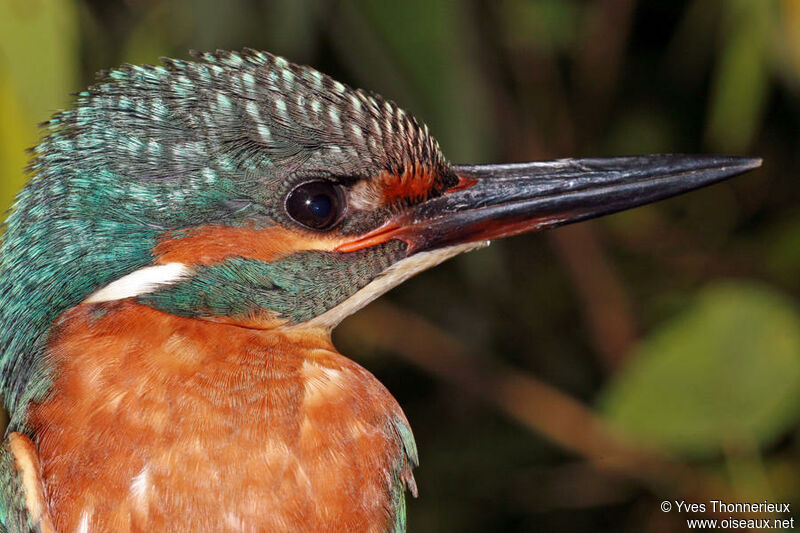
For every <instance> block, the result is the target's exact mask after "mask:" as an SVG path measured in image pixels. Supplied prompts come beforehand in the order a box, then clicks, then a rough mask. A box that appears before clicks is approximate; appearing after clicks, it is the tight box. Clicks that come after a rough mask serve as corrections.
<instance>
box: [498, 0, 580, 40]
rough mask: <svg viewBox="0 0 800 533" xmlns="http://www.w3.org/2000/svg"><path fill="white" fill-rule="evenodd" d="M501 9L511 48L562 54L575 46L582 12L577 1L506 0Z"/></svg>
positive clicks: (505, 36)
mask: <svg viewBox="0 0 800 533" xmlns="http://www.w3.org/2000/svg"><path fill="white" fill-rule="evenodd" d="M501 7H502V10H501V13H502V15H503V18H504V19H505V20H504V25H503V26H504V28H505V29H506V31H505V32H504V35H503V37H504V38H505V39H506V41H507V42H508V44H510V45H511V46H515V47H520V48H525V47H529V46H534V47H536V48H539V49H540V50H544V51H558V52H560V51H568V50H570V48H571V47H573V46H574V45H575V43H576V39H577V36H578V25H579V24H578V22H579V16H580V14H581V12H580V10H579V8H578V5H577V3H576V2H575V1H574V0H539V1H536V2H531V1H529V0H506V1H505V2H502V4H501Z"/></svg>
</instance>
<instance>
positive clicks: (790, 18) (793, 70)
mask: <svg viewBox="0 0 800 533" xmlns="http://www.w3.org/2000/svg"><path fill="white" fill-rule="evenodd" d="M780 5H781V14H780V17H779V20H780V24H779V25H777V27H776V28H775V29H776V30H777V32H776V40H775V41H776V42H775V44H776V52H777V54H776V55H777V59H778V64H779V66H780V67H782V68H781V71H782V72H783V74H785V75H786V77H787V78H788V79H789V80H790V81H792V82H793V83H794V84H795V86H796V87H797V85H798V84H800V0H781V2H780Z"/></svg>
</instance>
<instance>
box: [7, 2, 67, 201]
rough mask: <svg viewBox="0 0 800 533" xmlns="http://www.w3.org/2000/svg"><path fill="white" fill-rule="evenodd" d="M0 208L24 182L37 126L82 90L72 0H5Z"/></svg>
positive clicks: (34, 142)
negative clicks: (20, 0)
mask: <svg viewBox="0 0 800 533" xmlns="http://www.w3.org/2000/svg"><path fill="white" fill-rule="evenodd" d="M0 35H2V38H0V212H1V211H4V210H5V209H6V208H8V207H9V206H10V205H11V200H12V198H13V197H14V194H16V192H17V190H19V188H20V187H21V186H22V184H23V182H24V174H23V168H24V167H25V163H26V162H27V159H28V156H27V155H26V154H25V149H26V148H30V147H31V146H33V145H34V144H36V137H37V130H36V124H37V123H39V122H42V121H44V120H46V119H47V118H48V117H49V116H50V115H51V114H52V113H53V112H55V111H56V110H58V109H60V108H63V107H65V106H66V105H67V103H68V102H69V93H70V91H74V90H75V89H77V80H76V73H77V72H78V64H77V59H78V16H77V8H76V6H75V3H74V2H73V1H72V0H38V1H36V2H15V1H12V0H3V1H0Z"/></svg>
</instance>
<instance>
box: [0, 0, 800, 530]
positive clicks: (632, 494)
mask: <svg viewBox="0 0 800 533" xmlns="http://www.w3.org/2000/svg"><path fill="white" fill-rule="evenodd" d="M244 46H249V47H254V48H259V49H264V50H269V51H272V52H274V53H278V54H281V55H284V56H286V57H287V58H289V59H291V60H293V61H295V62H299V63H305V64H310V65H313V66H315V67H317V68H319V69H321V70H322V71H324V72H327V73H329V74H331V75H333V76H334V77H336V78H338V79H340V80H342V81H345V82H348V83H349V84H351V85H355V86H359V87H364V88H367V89H370V90H374V91H377V92H380V93H382V94H383V95H385V96H387V97H389V98H391V99H393V100H395V101H396V102H397V103H398V104H400V105H401V106H402V107H404V108H406V109H408V110H410V111H412V112H414V113H415V114H416V115H417V116H418V117H419V118H421V119H422V120H424V121H426V122H427V123H428V124H429V126H430V127H431V130H432V131H433V132H434V134H435V135H436V136H437V137H438V139H439V141H440V143H441V145H442V147H443V149H444V150H445V153H446V154H447V155H448V157H449V158H450V159H451V160H453V161H455V162H460V163H470V162H474V163H478V162H500V161H523V160H533V159H547V158H555V157H568V156H603V155H620V154H635V153H645V152H723V153H735V154H753V155H759V156H762V157H764V161H765V163H764V167H763V169H761V170H758V171H756V172H753V173H750V174H748V175H746V176H743V177H740V178H736V179H734V180H732V181H730V182H728V183H724V184H721V185H717V186H714V187H711V188H709V189H705V190H702V191H698V192H695V193H692V194H689V195H686V196H684V197H681V198H677V199H673V200H670V201H667V202H662V203H660V204H658V205H654V206H649V207H645V208H640V209H637V210H634V211H632V212H628V213H623V214H619V215H615V216H613V217H609V218H606V219H603V220H599V221H592V222H589V223H585V224H581V225H577V226H572V227H568V228H562V229H559V230H555V231H552V232H548V233H544V234H538V235H528V236H522V237H517V238H514V239H510V240H507V241H502V242H497V243H495V244H494V245H493V246H491V247H490V248H488V249H486V250H482V251H480V252H475V253H471V254H467V255H466V256H464V257H461V258H458V259H456V260H454V261H452V262H450V263H449V264H446V265H444V266H442V267H440V268H438V269H436V270H434V271H432V272H429V273H426V274H424V275H421V276H419V277H418V278H416V279H414V280H412V281H410V282H408V283H407V284H405V285H404V286H402V287H400V288H398V289H397V290H395V291H393V292H392V293H390V294H389V295H388V296H387V297H386V298H384V299H383V300H382V301H381V302H378V303H376V304H373V305H372V306H370V307H368V308H367V309H366V310H365V311H363V312H362V313H360V314H358V315H356V316H355V317H352V318H351V319H349V320H348V321H346V322H345V323H344V324H343V325H342V327H341V328H340V329H339V330H337V332H336V342H337V345H338V346H339V347H340V348H341V350H342V351H343V353H346V354H348V355H350V356H351V357H353V358H354V359H356V360H357V361H359V362H361V363H362V364H363V365H365V366H366V367H367V368H368V369H370V370H371V371H373V372H374V373H375V374H376V375H377V376H378V377H379V378H380V379H381V381H383V382H384V383H385V384H386V385H387V386H388V387H389V389H390V390H391V391H392V392H393V393H394V394H395V395H396V397H397V398H398V400H399V401H400V404H401V405H402V406H403V407H404V409H405V410H406V412H407V414H408V417H409V419H410V421H411V424H412V427H413V428H414V431H415V434H416V437H417V441H418V444H419V448H420V455H421V460H422V465H421V467H420V468H419V469H418V470H417V481H418V484H419V486H420V497H419V499H417V500H412V501H411V502H410V504H409V523H410V531H414V532H450V531H453V532H479V531H481V532H483V531H509V532H510V531H515V532H516V531H685V530H686V529H687V528H686V524H685V522H684V520H685V519H686V518H687V517H688V515H686V514H679V513H677V512H675V511H673V512H671V513H663V512H662V511H661V510H660V508H659V504H660V502H661V501H662V500H665V499H667V500H674V499H678V500H686V501H695V502H701V503H702V502H706V503H707V502H708V501H710V500H712V499H720V500H726V501H731V502H736V501H762V500H765V499H766V500H770V501H776V502H786V503H791V504H792V508H793V511H794V512H796V508H797V509H800V424H799V423H800V311H798V309H800V308H799V307H798V304H800V275H799V274H800V203H798V193H800V181H798V174H799V171H800V0H688V1H677V0H676V1H669V2H663V1H639V2H637V1H635V0H583V1H579V0H498V1H489V0H471V1H463V2H456V1H446V0H424V1H423V0H405V1H403V2H388V1H387V2H377V1H367V0H341V1H327V2H326V1H321V0H226V1H219V0H176V1H157V0H113V1H112V0H0V204H2V207H3V208H6V207H8V206H9V205H10V203H11V201H12V198H13V195H14V194H15V192H16V191H17V190H18V189H19V188H20V187H21V186H22V184H23V182H24V180H25V177H24V174H23V172H22V168H23V167H24V165H25V163H26V159H27V156H26V154H25V152H24V150H25V148H27V147H30V146H33V145H34V144H35V143H36V139H37V135H38V132H37V129H36V124H37V123H38V122H41V121H43V120H45V119H47V118H48V116H49V115H50V114H51V113H53V112H54V111H56V110H57V109H60V108H63V107H67V106H69V105H70V102H71V97H70V96H69V93H70V92H74V91H77V90H80V89H81V88H83V87H84V86H86V85H87V84H90V83H92V80H93V79H94V78H93V73H94V72H96V71H98V70H100V69H103V68H108V67H111V66H115V65H118V64H120V63H122V62H132V63H143V62H144V63H156V62H158V60H159V57H160V56H173V57H180V58H186V57H187V56H188V50H189V49H190V48H195V49H199V50H213V49H216V48H225V49H240V48H242V47H244ZM709 507H710V506H709ZM706 516H707V517H711V518H726V517H728V516H729V515H728V514H727V513H723V514H722V515H717V516H715V515H714V513H707V515H706ZM798 517H800V515H798ZM798 525H800V524H798Z"/></svg>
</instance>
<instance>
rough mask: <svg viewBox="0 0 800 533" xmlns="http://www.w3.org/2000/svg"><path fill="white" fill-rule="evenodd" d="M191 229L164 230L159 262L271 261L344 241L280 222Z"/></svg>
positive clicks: (200, 263) (202, 263)
mask: <svg viewBox="0 0 800 533" xmlns="http://www.w3.org/2000/svg"><path fill="white" fill-rule="evenodd" d="M188 231H189V234H188V235H185V234H181V235H177V234H175V233H167V234H165V235H164V236H163V238H162V240H161V242H160V243H159V244H158V245H157V246H156V247H155V249H154V250H153V253H154V255H155V256H156V262H157V263H159V264H166V263H184V264H187V265H210V264H214V263H219V262H220V261H223V260H225V259H228V258H231V257H244V258H248V259H258V260H261V261H265V262H271V261H275V260H277V259H280V258H281V257H285V256H287V255H291V254H293V253H295V252H300V251H304V250H325V251H327V250H333V249H335V248H336V247H337V246H338V245H339V244H341V243H342V241H343V240H342V239H341V238H339V237H331V236H326V235H310V234H305V233H302V232H299V231H292V230H289V229H286V228H283V227H280V226H273V227H269V228H263V229H255V228H236V227H230V226H212V225H208V226H198V227H196V228H192V229H190V230H188Z"/></svg>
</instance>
